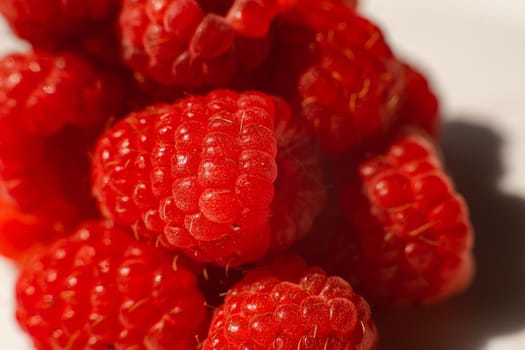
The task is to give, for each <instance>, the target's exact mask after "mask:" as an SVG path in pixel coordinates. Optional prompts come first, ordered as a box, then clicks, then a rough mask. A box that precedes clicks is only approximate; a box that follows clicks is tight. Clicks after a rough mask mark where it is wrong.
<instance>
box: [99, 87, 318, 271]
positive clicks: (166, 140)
mask: <svg viewBox="0 0 525 350" xmlns="http://www.w3.org/2000/svg"><path fill="white" fill-rule="evenodd" d="M320 172H321V170H320V165H319V159H318V153H317V152H316V151H315V146H313V145H312V141H311V140H310V139H309V138H308V137H307V136H306V135H305V133H304V132H303V131H302V128H301V126H300V125H298V124H296V123H295V122H294V121H292V120H291V116H290V113H289V109H288V108H287V106H286V103H284V102H283V101H279V102H277V103H275V102H274V101H273V100H272V99H271V98H270V97H268V96H266V95H264V94H262V93H257V92H246V93H242V94H237V93H235V92H233V91H229V90H216V91H214V92H212V93H210V94H208V95H207V96H202V97H198V96H195V97H189V98H186V99H184V100H181V101H179V102H177V103H175V104H173V105H157V106H153V107H150V108H149V109H146V110H144V111H141V112H136V113H133V114H131V115H129V116H128V117H126V118H125V119H124V120H122V121H121V122H119V123H117V124H116V125H115V126H113V127H112V128H111V129H110V130H108V131H107V132H106V133H104V134H103V135H102V136H101V137H100V139H99V140H98V143H97V148H96V151H95V155H94V158H93V173H92V176H93V193H94V194H95V196H96V197H97V199H98V201H99V203H100V208H101V211H102V213H103V214H104V216H106V217H107V218H110V219H112V220H115V221H116V222H117V223H119V224H124V225H132V226H133V227H134V231H135V234H136V236H137V237H141V238H142V239H146V240H149V241H151V242H153V243H155V244H160V245H161V246H163V247H166V248H168V249H182V250H184V251H185V252H186V253H187V254H188V255H190V256H192V257H193V258H195V259H196V260H199V261H206V262H214V263H216V264H219V265H229V266H234V265H239V264H242V263H245V262H249V261H255V260H257V259H259V258H261V257H262V256H264V255H265V254H266V253H268V251H269V249H271V250H272V251H273V252H279V251H282V250H284V249H286V248H287V247H288V246H289V245H290V244H291V243H292V242H293V241H295V240H296V239H297V238H298V237H301V236H302V235H304V234H305V233H306V232H307V231H308V230H309V228H310V225H311V222H312V220H313V218H314V217H315V215H316V214H317V213H318V212H319V211H320V210H321V207H322V203H323V198H324V188H323V184H322V178H321V174H320Z"/></svg>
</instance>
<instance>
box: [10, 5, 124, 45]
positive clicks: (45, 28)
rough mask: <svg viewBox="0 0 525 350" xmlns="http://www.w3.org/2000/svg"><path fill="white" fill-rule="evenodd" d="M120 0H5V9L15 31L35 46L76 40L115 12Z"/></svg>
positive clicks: (62, 43) (60, 43) (61, 43)
mask: <svg viewBox="0 0 525 350" xmlns="http://www.w3.org/2000/svg"><path fill="white" fill-rule="evenodd" d="M119 4H120V0H89V1H85V0H25V1H20V0H2V1H0V13H2V14H3V15H4V16H5V17H6V19H7V21H8V22H9V24H10V25H11V27H12V28H13V30H14V31H15V32H16V34H17V35H18V36H19V37H21V38H23V39H27V40H29V41H30V42H31V44H33V46H35V47H39V48H47V49H49V48H56V47H63V45H64V44H66V43H70V42H71V41H75V40H76V39H78V37H80V36H81V35H83V34H85V33H88V32H89V31H91V30H92V28H93V27H96V26H97V25H99V24H100V23H101V22H104V21H106V20H108V19H110V18H111V17H112V16H114V15H116V12H117V10H118V7H119Z"/></svg>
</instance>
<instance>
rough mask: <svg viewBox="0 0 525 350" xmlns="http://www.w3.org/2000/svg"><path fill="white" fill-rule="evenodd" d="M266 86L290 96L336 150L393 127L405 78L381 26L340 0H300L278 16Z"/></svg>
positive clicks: (325, 142) (321, 137)
mask: <svg viewBox="0 0 525 350" xmlns="http://www.w3.org/2000/svg"><path fill="white" fill-rule="evenodd" d="M275 28H276V29H275V30H276V32H277V33H279V35H278V36H277V37H276V43H275V44H274V47H273V49H272V54H271V57H270V59H269V64H268V66H267V67H268V70H267V72H266V75H267V76H268V77H269V78H267V79H266V82H263V83H262V85H263V86H264V88H265V89H266V90H267V91H269V92H271V93H275V94H278V95H281V96H284V97H285V98H286V99H287V100H288V101H291V104H292V109H293V110H294V111H297V113H298V114H299V115H300V116H301V117H302V118H304V119H305V120H306V121H307V123H308V125H309V129H310V132H311V134H312V135H314V136H315V137H316V138H317V140H318V141H319V143H320V144H321V146H322V147H323V149H324V150H325V151H328V152H330V153H341V152H344V151H347V150H349V149H351V148H353V147H355V146H357V145H359V144H361V143H362V142H364V141H366V140H367V139H368V138H370V137H376V136H377V135H381V134H382V133H384V132H385V131H386V130H388V129H389V128H390V127H391V125H392V124H393V123H394V121H395V118H396V114H395V112H396V110H397V108H398V104H399V99H400V94H401V92H402V89H403V85H404V76H403V69H402V65H401V63H400V62H399V61H398V60H397V58H396V57H395V55H394V54H393V52H392V50H391V49H390V48H389V46H388V44H387V42H386V40H385V38H384V36H383V34H382V32H381V30H380V29H379V28H378V27H377V26H376V25H375V24H373V23H372V22H370V21H369V20H367V19H365V18H363V17H361V16H360V15H359V14H357V13H356V12H355V11H354V10H353V9H351V8H349V7H347V6H346V5H344V4H342V3H340V2H334V1H327V0H323V1H313V0H307V1H300V2H296V3H295V4H293V5H291V6H290V7H289V8H288V10H287V11H285V12H284V13H283V14H282V15H281V16H279V18H278V21H277V24H276V27H275Z"/></svg>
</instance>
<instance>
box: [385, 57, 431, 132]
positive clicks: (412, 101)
mask: <svg viewBox="0 0 525 350" xmlns="http://www.w3.org/2000/svg"><path fill="white" fill-rule="evenodd" d="M404 67H405V81H406V85H405V89H404V91H403V94H402V98H401V103H400V105H399V111H398V112H397V114H398V116H399V118H398V120H397V122H396V124H397V126H396V127H394V129H399V128H402V127H405V126H407V125H408V126H416V127H418V128H420V129H422V130H425V131H426V132H427V133H428V135H430V136H432V137H433V138H434V139H437V138H438V137H439V129H440V126H441V125H440V122H441V120H440V115H439V103H438V100H437V97H436V95H435V93H434V91H433V89H432V87H431V86H430V84H429V82H428V81H427V79H426V77H425V76H424V75H423V73H421V72H420V71H418V70H416V69H415V68H414V67H412V66H409V65H407V64H405V66H404Z"/></svg>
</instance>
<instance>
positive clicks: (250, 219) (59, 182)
mask: <svg viewBox="0 0 525 350" xmlns="http://www.w3.org/2000/svg"><path fill="white" fill-rule="evenodd" d="M356 6H357V4H356V3H355V2H354V1H343V0H91V1H85V0H27V1H17V0H0V12H1V13H2V14H3V16H4V17H5V18H6V20H7V21H8V23H9V25H10V26H11V28H12V30H13V31H14V33H16V34H17V35H18V36H19V37H20V38H23V39H25V40H27V41H28V42H29V43H31V45H32V49H31V51H29V52H25V53H14V54H10V55H7V56H5V57H3V58H1V59H0V253H1V254H2V255H4V256H5V257H8V258H10V259H12V261H13V262H14V263H15V264H16V265H17V266H18V267H19V277H18V281H17V285H16V301H17V306H16V319H17V321H18V323H19V325H20V327H21V328H22V329H23V330H24V331H25V332H26V333H27V334H28V335H29V336H30V337H31V339H32V341H33V344H34V346H35V347H36V348H37V349H40V350H57V349H64V350H77V349H92V350H104V349H105V350H108V349H122V350H124V349H127V350H143V349H144V350H145V349H147V350H159V349H166V350H168V349H169V350H186V349H204V350H212V349H225V350H241V349H242V350H264V349H274V350H351V349H355V350H369V349H375V348H376V347H377V346H378V341H379V335H378V331H377V328H376V326H375V325H374V321H373V317H372V312H373V311H374V310H376V309H380V308H392V307H407V306H414V305H420V304H429V303H435V302H439V301H442V300H443V299H445V298H448V297H450V296H452V295H455V294H457V293H459V292H461V291H463V290H464V289H465V288H466V287H467V286H468V285H469V283H470V281H471V279H472V275H473V269H474V267H473V261H472V247H473V233H472V228H471V224H470V222H469V219H468V211H467V207H466V204H465V202H464V200H463V198H462V197H461V196H460V195H459V194H458V193H457V192H456V191H455V189H454V185H453V183H452V181H451V179H450V178H449V177H448V176H447V175H446V173H445V172H444V169H443V165H442V159H441V155H440V151H439V149H437V145H436V139H437V137H438V136H439V124H440V120H439V109H438V101H437V99H436V97H435V95H434V93H433V91H432V88H431V86H429V83H428V82H427V80H426V78H425V77H424V75H423V74H422V73H420V72H419V71H418V70H417V69H416V68H415V67H413V66H411V65H410V64H409V63H407V62H406V61H404V60H402V59H400V58H399V57H398V56H396V54H395V53H394V52H393V51H392V49H391V48H390V47H389V45H388V43H387V42H386V41H385V37H384V35H383V33H382V32H381V30H380V29H379V28H378V27H377V26H376V25H375V24H374V23H372V22H370V21H369V20H368V19H366V18H364V17H363V16H362V15H361V14H360V13H359V10H358V9H357V8H356ZM407 331H410V330H408V329H407Z"/></svg>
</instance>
